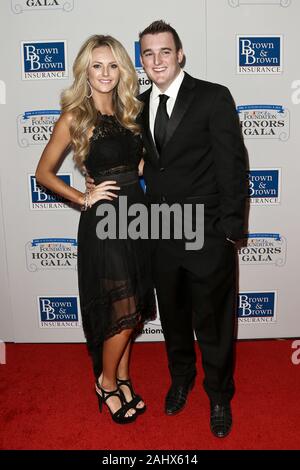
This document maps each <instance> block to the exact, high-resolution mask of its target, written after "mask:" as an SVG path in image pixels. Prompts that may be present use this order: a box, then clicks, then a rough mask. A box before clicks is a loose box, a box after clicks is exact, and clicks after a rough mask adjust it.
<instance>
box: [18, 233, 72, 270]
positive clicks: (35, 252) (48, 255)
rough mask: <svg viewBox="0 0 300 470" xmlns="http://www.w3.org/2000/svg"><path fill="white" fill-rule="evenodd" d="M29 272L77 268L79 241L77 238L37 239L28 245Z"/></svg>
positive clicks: (26, 246)
mask: <svg viewBox="0 0 300 470" xmlns="http://www.w3.org/2000/svg"><path fill="white" fill-rule="evenodd" d="M25 251H26V261H27V269H28V271H31V272H35V271H43V270H49V269H51V270H56V269H59V270H63V269H76V268H77V241H76V239H75V238H37V239H34V240H32V241H31V242H28V243H26V245H25Z"/></svg>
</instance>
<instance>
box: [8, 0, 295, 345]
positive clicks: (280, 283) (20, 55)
mask: <svg viewBox="0 0 300 470" xmlns="http://www.w3.org/2000/svg"><path fill="white" fill-rule="evenodd" d="M0 14H1V19H0V21H1V28H0V39H1V40H0V49H1V69H0V103H1V104H0V118H1V136H2V137H1V180H0V190H1V199H0V216H1V222H2V223H1V225H0V236H1V241H0V254H1V265H0V286H1V315H0V328H1V331H0V339H1V340H2V341H15V342H81V341H84V335H83V332H82V327H81V319H80V310H79V299H78V291H77V271H76V261H77V241H76V237H77V226H78V220H79V216H80V212H79V211H78V209H76V208H74V207H72V206H71V205H70V204H69V203H68V201H65V200H62V199H61V198H59V197H57V196H56V195H55V194H53V193H51V192H49V191H46V190H45V189H44V188H43V187H41V186H39V185H38V184H37V182H36V180H35V177H34V173H35V168H36V165H37V162H38V160H39V158H40V155H41V153H42V151H43V148H44V146H45V145H46V143H47V142H48V140H49V138H50V135H51V132H52V130H53V126H54V125H55V122H56V120H57V119H58V117H59V114H60V110H59V97H60V93H61V91H62V90H63V89H64V88H66V87H68V86H69V85H70V83H71V82H72V64H73V61H74V58H75V56H76V54H77V52H78V50H79V48H80V46H81V44H82V43H83V42H84V41H85V39H86V38H87V37H88V36H90V35H92V34H95V33H97V34H111V35H113V36H115V37H116V38H117V39H119V40H120V41H121V42H122V43H123V44H124V46H125V47H126V48H127V50H128V52H129V54H130V56H131V58H132V60H133V62H134V64H135V67H136V73H137V74H138V77H139V82H140V86H141V91H143V90H145V89H146V88H148V87H149V86H150V83H149V80H148V79H147V76H146V75H145V73H144V72H143V69H142V67H141V64H140V61H139V47H138V33H139V31H141V30H142V29H144V28H145V27H146V26H147V25H148V24H149V23H150V22H152V21H154V20H155V19H161V18H162V19H164V20H166V21H167V22H170V23H171V24H172V25H173V26H174V27H175V28H176V29H177V31H178V33H179V35H180V36H181V39H182V41H183V45H184V52H185V55H186V66H185V70H186V71H187V72H189V73H190V74H191V75H194V76H195V77H198V78H202V79H204V80H205V79H206V80H209V81H213V82H218V83H222V84H224V85H226V86H228V87H229V89H230V90H231V92H232V94H233V96H234V98H235V101H236V107H237V112H238V114H239V117H240V121H241V127H242V131H243V135H244V138H245V144H246V147H247V149H248V154H249V173H248V175H247V178H248V181H249V208H250V213H249V234H248V239H247V245H246V246H244V247H243V248H241V249H240V251H239V253H238V257H239V273H240V284H239V295H238V299H237V312H236V315H237V318H238V338H240V339H243V338H280V337H296V336H300V322H299V320H298V316H299V314H298V294H297V292H298V290H299V286H298V279H299V275H298V269H299V264H300V250H299V234H298V232H299V230H298V227H299V214H298V210H299V204H298V202H299V174H300V163H299V161H300V158H299V157H300V155H299V140H300V139H299V130H300V105H299V102H300V70H299V44H300V32H299V18H300V2H299V1H298V0H272V1H268V0H264V1H259V0H252V1H251V0H187V1H186V2H174V1H173V0H164V1H163V2H162V1H161V0H152V1H151V2H150V3H149V2H142V1H141V0H129V1H127V2H124V1H121V0H115V1H114V2H111V3H109V2H104V1H102V0H2V1H1V3H0ZM58 176H59V177H60V178H62V179H63V180H64V181H65V182H66V183H68V184H71V185H74V186H75V187H77V188H78V189H83V188H84V180H83V177H82V176H81V174H80V173H79V172H78V171H77V170H76V169H75V167H74V163H73V160H72V155H68V157H67V158H66V159H65V161H64V163H63V165H62V166H61V168H60V170H59V174H58ZM160 340H163V336H162V332H161V326H160V321H159V318H158V319H157V320H156V321H154V322H152V323H148V324H147V325H145V328H144V331H143V334H142V335H141V336H140V337H139V341H160Z"/></svg>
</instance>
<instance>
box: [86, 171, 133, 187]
mask: <svg viewBox="0 0 300 470" xmlns="http://www.w3.org/2000/svg"><path fill="white" fill-rule="evenodd" d="M114 170H116V171H114ZM91 177H92V178H93V179H94V181H95V184H96V185H97V184H100V183H102V182H103V181H116V182H117V183H120V184H133V183H136V182H139V175H138V169H137V168H135V169H132V168H131V169H130V167H117V168H112V169H111V170H107V171H105V172H101V173H96V174H91Z"/></svg>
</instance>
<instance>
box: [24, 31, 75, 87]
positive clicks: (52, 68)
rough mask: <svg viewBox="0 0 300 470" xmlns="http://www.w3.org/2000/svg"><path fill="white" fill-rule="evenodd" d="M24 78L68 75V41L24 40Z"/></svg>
mask: <svg viewBox="0 0 300 470" xmlns="http://www.w3.org/2000/svg"><path fill="white" fill-rule="evenodd" d="M21 53H22V80H53V79H63V78H67V77H68V67H67V54H66V41H64V40H62V41H54V40H51V41H47V42H40V41H30V42H29V41H22V43H21Z"/></svg>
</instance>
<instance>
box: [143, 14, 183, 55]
mask: <svg viewBox="0 0 300 470" xmlns="http://www.w3.org/2000/svg"><path fill="white" fill-rule="evenodd" d="M158 33H171V34H172V36H173V39H174V42H175V47H176V51H177V52H178V51H179V49H182V42H181V40H180V37H179V36H178V33H177V31H176V30H175V29H174V28H172V26H171V25H170V24H168V23H166V22H165V21H163V20H157V21H153V23H151V24H150V25H149V26H147V28H145V29H144V31H142V32H141V33H140V34H139V38H140V44H141V40H142V37H143V36H145V35H146V34H158Z"/></svg>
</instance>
